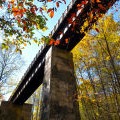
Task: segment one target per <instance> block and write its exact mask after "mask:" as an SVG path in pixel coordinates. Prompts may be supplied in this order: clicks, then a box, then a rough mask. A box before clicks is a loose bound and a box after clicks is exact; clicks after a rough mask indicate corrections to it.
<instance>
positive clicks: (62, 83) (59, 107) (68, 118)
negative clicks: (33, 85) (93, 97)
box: [40, 46, 80, 120]
mask: <svg viewBox="0 0 120 120" xmlns="http://www.w3.org/2000/svg"><path fill="white" fill-rule="evenodd" d="M76 92H77V90H76V80H75V76H74V67H73V59H72V53H70V52H68V51H65V50H62V49H59V48H57V47H55V46H54V47H51V48H50V49H49V51H48V52H47V54H46V57H45V72H44V79H43V90H42V105H41V119H40V120H80V116H79V105H78V103H77V101H76V100H75V94H76Z"/></svg>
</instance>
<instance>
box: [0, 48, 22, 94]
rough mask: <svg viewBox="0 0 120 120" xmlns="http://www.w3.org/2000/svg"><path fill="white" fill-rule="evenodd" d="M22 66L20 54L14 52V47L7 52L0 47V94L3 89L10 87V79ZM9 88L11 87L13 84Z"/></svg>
mask: <svg viewBox="0 0 120 120" xmlns="http://www.w3.org/2000/svg"><path fill="white" fill-rule="evenodd" d="M22 65H23V60H22V59H21V56H20V54H19V53H16V52H15V48H14V47H11V49H9V50H2V49H1V47H0V94H2V93H3V90H2V89H3V87H5V86H6V88H7V87H9V86H10V79H12V76H15V75H17V74H18V72H19V70H20V68H21V67H22ZM16 73H17V74H16ZM14 82H15V81H14ZM8 84H9V85H8ZM11 86H12V87H13V84H11ZM6 93H7V92H6ZM1 96H2V95H1Z"/></svg>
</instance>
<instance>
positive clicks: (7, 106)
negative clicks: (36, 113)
mask: <svg viewBox="0 0 120 120" xmlns="http://www.w3.org/2000/svg"><path fill="white" fill-rule="evenodd" d="M31 115H32V105H31V104H23V105H16V104H13V103H12V102H10V101H2V103H1V106H0V120H31Z"/></svg>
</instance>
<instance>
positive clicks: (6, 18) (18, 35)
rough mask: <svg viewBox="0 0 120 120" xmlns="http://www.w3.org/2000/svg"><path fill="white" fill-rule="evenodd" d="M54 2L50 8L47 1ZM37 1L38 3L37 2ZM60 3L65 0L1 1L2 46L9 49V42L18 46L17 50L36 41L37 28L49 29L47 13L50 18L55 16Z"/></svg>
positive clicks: (0, 25) (0, 27)
mask: <svg viewBox="0 0 120 120" xmlns="http://www.w3.org/2000/svg"><path fill="white" fill-rule="evenodd" d="M49 2H53V3H54V7H52V8H49V7H48V6H47V3H49ZM36 3H37V4H36ZM60 3H66V2H65V0H58V1H57V0H37V1H35V0H1V1H0V11H1V14H0V31H2V38H3V40H4V42H3V44H2V48H5V49H8V48H9V44H13V45H15V46H16V51H19V50H21V46H23V47H24V46H26V45H27V43H29V44H30V43H31V41H30V40H31V39H32V40H34V41H35V42H39V41H37V40H36V38H35V36H34V32H35V30H45V29H47V26H46V21H47V18H46V16H45V14H46V13H47V14H48V15H49V16H50V18H52V17H53V16H54V11H56V10H57V8H58V7H59V4H60Z"/></svg>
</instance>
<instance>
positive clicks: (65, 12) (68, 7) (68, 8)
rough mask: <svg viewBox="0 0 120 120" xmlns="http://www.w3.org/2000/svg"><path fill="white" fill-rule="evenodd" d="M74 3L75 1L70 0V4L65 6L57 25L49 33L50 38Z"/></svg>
mask: <svg viewBox="0 0 120 120" xmlns="http://www.w3.org/2000/svg"><path fill="white" fill-rule="evenodd" d="M75 2H76V0H72V1H71V2H70V4H69V5H68V6H67V9H66V10H65V11H64V13H63V14H62V16H61V17H60V19H59V20H58V22H57V24H56V25H55V26H54V28H53V30H52V31H51V33H50V34H51V36H53V34H54V33H55V31H56V30H57V28H58V26H59V25H60V24H61V23H62V21H63V20H64V18H65V17H66V15H67V13H68V12H69V10H70V9H71V8H72V6H73V4H74V3H75Z"/></svg>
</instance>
